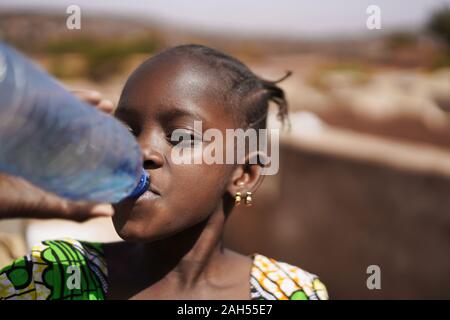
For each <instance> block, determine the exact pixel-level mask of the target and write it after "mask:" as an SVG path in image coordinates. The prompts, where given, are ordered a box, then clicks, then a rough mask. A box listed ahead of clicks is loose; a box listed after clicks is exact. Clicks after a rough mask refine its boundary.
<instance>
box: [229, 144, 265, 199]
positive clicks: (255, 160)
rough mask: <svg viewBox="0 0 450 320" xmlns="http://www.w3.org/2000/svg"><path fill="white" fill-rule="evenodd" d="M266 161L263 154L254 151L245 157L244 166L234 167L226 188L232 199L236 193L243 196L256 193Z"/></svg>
mask: <svg viewBox="0 0 450 320" xmlns="http://www.w3.org/2000/svg"><path fill="white" fill-rule="evenodd" d="M266 159H267V158H266V155H265V154H264V153H263V152H261V151H255V152H252V153H250V154H249V155H247V156H246V157H245V162H244V164H239V165H237V166H236V168H235V169H234V171H233V173H232V176H231V179H230V182H229V185H228V188H227V189H228V192H229V193H230V194H231V196H232V197H234V196H235V195H236V193H237V192H241V194H242V195H244V196H245V193H246V192H247V191H249V192H251V193H252V194H254V193H255V192H256V190H257V189H258V187H259V185H260V184H261V182H262V179H263V177H264V176H263V175H261V172H262V168H263V163H266V161H265V160H266Z"/></svg>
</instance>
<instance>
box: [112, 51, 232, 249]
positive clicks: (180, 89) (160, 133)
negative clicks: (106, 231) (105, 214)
mask: <svg viewBox="0 0 450 320" xmlns="http://www.w3.org/2000/svg"><path fill="white" fill-rule="evenodd" d="M212 74H214V73H213V72H211V70H209V69H208V68H206V67H204V66H202V65H200V64H197V63H193V62H188V61H187V60H186V59H182V58H179V57H170V56H169V57H158V58H156V59H153V60H150V61H147V62H146V63H145V64H144V65H143V66H141V67H139V68H138V69H137V70H136V71H135V72H134V73H133V74H132V75H131V76H130V78H129V79H128V81H127V83H126V85H125V88H124V90H123V92H122V96H121V98H120V101H119V105H118V108H117V110H116V113H115V115H116V117H117V118H118V119H119V120H121V121H123V122H124V123H125V124H126V125H127V126H128V127H129V128H130V130H131V131H132V132H133V134H134V135H135V136H136V139H137V141H138V143H139V145H140V147H141V149H142V153H143V158H144V168H145V169H146V170H147V172H148V173H149V175H150V190H151V191H148V192H147V193H145V194H143V195H142V196H141V197H140V198H139V199H137V200H136V199H134V200H131V199H127V200H124V201H122V202H120V203H118V204H116V205H115V211H116V213H115V215H114V217H113V223H114V226H115V229H116V231H117V233H118V234H119V236H120V237H122V238H123V239H125V240H134V241H154V240H158V239H161V238H164V237H168V236H171V235H173V234H175V233H178V232H180V231H182V230H184V229H186V228H188V227H190V226H193V225H195V224H197V223H199V222H202V221H204V220H205V219H206V218H207V217H208V216H209V215H210V214H211V213H212V212H214V211H215V210H216V209H217V208H218V206H220V205H222V199H223V198H224V196H225V194H226V193H227V187H228V183H229V181H230V177H231V174H232V171H233V168H234V166H233V165H227V164H205V163H204V162H203V163H202V164H175V163H174V161H173V159H172V150H173V148H176V147H180V146H179V145H178V146H177V143H175V142H172V141H171V135H172V132H173V131H174V130H176V129H179V130H180V129H181V130H182V132H183V137H185V136H186V135H187V136H193V137H200V139H201V136H202V132H196V131H195V130H194V121H202V130H203V131H205V130H207V129H208V128H216V129H219V130H221V131H222V133H223V135H224V136H225V129H227V128H231V129H232V128H234V127H235V126H234V121H233V118H232V115H231V112H229V111H228V112H227V110H230V109H229V107H228V106H227V105H225V104H226V101H225V100H224V97H223V93H222V91H221V83H220V79H217V78H218V77H217V76H213V75H212ZM183 141H185V140H183ZM207 143H208V142H204V141H199V142H195V143H193V146H192V147H191V148H192V151H193V154H195V156H194V157H201V153H200V154H198V152H197V153H196V149H198V148H199V147H203V148H204V147H205V146H206V145H207ZM183 145H184V147H185V146H186V141H185V142H183ZM188 145H189V143H188ZM225 147H226V146H225V145H224V148H225Z"/></svg>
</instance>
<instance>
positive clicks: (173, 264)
mask: <svg viewBox="0 0 450 320" xmlns="http://www.w3.org/2000/svg"><path fill="white" fill-rule="evenodd" d="M224 225H225V214H224V212H223V210H221V209H220V208H219V209H218V210H216V211H215V212H213V213H212V214H211V215H210V216H209V218H208V219H207V220H206V221H204V222H201V223H199V224H196V225H194V226H192V227H190V228H188V229H186V230H184V231H182V232H180V233H177V234H176V235H174V236H172V237H169V238H166V239H162V240H159V241H156V242H152V243H148V244H143V245H142V247H141V253H142V255H143V259H142V261H143V266H145V267H146V270H148V271H150V272H151V273H152V275H151V278H153V281H171V282H175V283H176V285H177V286H179V287H182V288H191V287H193V286H195V285H196V284H198V283H199V282H202V281H204V280H206V279H208V278H214V275H215V274H216V272H218V270H219V269H218V268H219V267H220V265H221V263H220V261H221V259H222V258H223V257H224V249H223V240H222V233H223V229H224ZM155 261H157V263H155ZM155 277H156V278H155Z"/></svg>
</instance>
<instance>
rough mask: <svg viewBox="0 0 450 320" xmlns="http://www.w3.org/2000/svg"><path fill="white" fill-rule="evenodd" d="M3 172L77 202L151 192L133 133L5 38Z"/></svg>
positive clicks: (0, 75) (0, 87) (0, 115)
mask: <svg viewBox="0 0 450 320" xmlns="http://www.w3.org/2000/svg"><path fill="white" fill-rule="evenodd" d="M0 172H5V173H7V174H11V175H16V176H20V177H23V178H25V179H26V180H28V181H30V182H32V183H33V184H35V185H36V186H39V187H41V188H43V189H45V190H48V191H50V192H53V193H56V194H58V195H60V196H63V197H66V198H69V199H72V200H87V201H100V202H109V203H115V202H118V201H120V200H122V199H124V198H127V197H138V196H139V195H141V194H142V193H143V192H145V191H146V190H147V187H148V176H147V174H146V173H145V171H144V170H143V168H142V155H141V151H140V148H139V145H138V144H137V142H136V140H135V138H134V137H133V135H132V134H131V133H130V132H129V130H127V128H126V127H125V126H124V125H123V124H121V123H120V122H119V121H118V120H116V119H115V118H113V117H112V116H110V115H108V114H105V113H104V112H101V111H99V110H97V109H96V108H94V107H92V106H90V105H88V104H86V103H83V102H81V101H80V100H79V99H77V98H76V97H75V96H73V95H72V94H70V93H69V92H68V91H66V90H65V89H64V88H63V86H62V85H61V84H59V83H58V82H57V81H56V80H55V79H53V78H52V77H51V76H50V75H48V74H47V73H45V72H44V71H42V70H41V69H39V68H38V67H36V66H34V65H33V64H32V63H31V62H30V61H29V60H27V59H26V58H25V57H24V56H23V55H21V54H20V53H18V52H17V51H16V50H14V49H12V48H11V47H9V46H7V45H6V44H4V43H2V42H0Z"/></svg>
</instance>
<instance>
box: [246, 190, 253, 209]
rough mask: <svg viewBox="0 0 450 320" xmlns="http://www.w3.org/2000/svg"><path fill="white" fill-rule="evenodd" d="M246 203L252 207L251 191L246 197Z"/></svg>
mask: <svg viewBox="0 0 450 320" xmlns="http://www.w3.org/2000/svg"><path fill="white" fill-rule="evenodd" d="M245 204H246V205H247V207H250V206H251V205H252V193H251V192H250V191H247V196H246V197H245Z"/></svg>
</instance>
